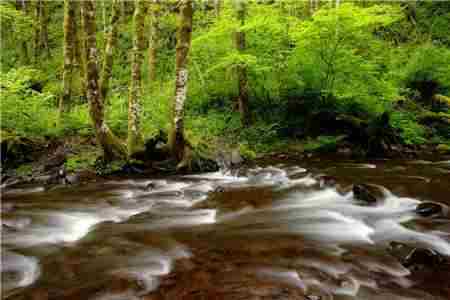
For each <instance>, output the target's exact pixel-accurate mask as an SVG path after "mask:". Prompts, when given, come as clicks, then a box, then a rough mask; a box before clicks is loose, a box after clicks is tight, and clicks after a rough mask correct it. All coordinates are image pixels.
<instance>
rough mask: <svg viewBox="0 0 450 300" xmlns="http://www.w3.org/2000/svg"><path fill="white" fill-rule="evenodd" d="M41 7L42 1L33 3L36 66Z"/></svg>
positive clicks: (39, 38) (36, 61)
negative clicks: (35, 24)
mask: <svg viewBox="0 0 450 300" xmlns="http://www.w3.org/2000/svg"><path fill="white" fill-rule="evenodd" d="M41 6H42V1H41V0H37V1H35V2H34V20H35V22H36V23H37V26H35V27H34V45H33V47H34V49H33V50H34V52H33V54H34V63H35V64H37V63H38V62H39V56H40V54H41V49H40V47H41V23H42V20H41Z"/></svg>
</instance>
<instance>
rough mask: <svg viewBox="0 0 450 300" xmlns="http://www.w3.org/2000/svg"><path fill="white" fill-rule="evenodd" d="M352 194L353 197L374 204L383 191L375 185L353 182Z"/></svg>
mask: <svg viewBox="0 0 450 300" xmlns="http://www.w3.org/2000/svg"><path fill="white" fill-rule="evenodd" d="M352 190H353V196H354V197H355V199H357V200H360V201H363V202H365V203H367V204H375V203H377V201H378V200H379V199H380V198H382V197H383V193H382V192H381V191H380V190H379V189H378V187H377V186H374V185H369V184H364V183H363V184H355V185H354V186H353V189H352Z"/></svg>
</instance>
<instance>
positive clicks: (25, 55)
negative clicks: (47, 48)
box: [16, 0, 30, 65]
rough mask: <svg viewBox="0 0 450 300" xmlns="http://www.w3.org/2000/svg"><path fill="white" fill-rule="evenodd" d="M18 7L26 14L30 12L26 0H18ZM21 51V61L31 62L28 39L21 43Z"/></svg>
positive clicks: (23, 63)
mask: <svg viewBox="0 0 450 300" xmlns="http://www.w3.org/2000/svg"><path fill="white" fill-rule="evenodd" d="M16 8H17V9H18V10H22V12H23V14H24V15H27V14H28V6H27V2H26V1H25V0H16ZM20 44H21V45H20V47H21V48H22V51H21V61H22V65H27V64H29V63H30V57H29V56H28V45H27V42H26V41H23V42H21V43H20Z"/></svg>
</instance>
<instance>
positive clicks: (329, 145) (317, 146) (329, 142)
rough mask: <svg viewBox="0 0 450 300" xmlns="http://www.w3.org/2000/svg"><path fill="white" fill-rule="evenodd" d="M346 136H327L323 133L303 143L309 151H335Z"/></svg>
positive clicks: (304, 147)
mask: <svg viewBox="0 0 450 300" xmlns="http://www.w3.org/2000/svg"><path fill="white" fill-rule="evenodd" d="M344 137H345V136H327V135H321V136H319V137H317V139H314V140H312V139H310V140H308V141H306V143H305V144H304V145H303V149H304V150H305V151H308V152H316V151H317V152H334V151H336V148H337V144H338V142H339V141H341V140H342V139H343V138H344Z"/></svg>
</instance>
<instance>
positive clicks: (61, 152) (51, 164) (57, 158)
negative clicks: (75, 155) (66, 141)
mask: <svg viewBox="0 0 450 300" xmlns="http://www.w3.org/2000/svg"><path fill="white" fill-rule="evenodd" d="M67 154H68V150H67V149H66V148H65V147H59V148H57V149H56V151H55V152H54V153H53V154H52V155H51V156H50V157H48V158H47V159H46V160H44V161H43V162H42V164H43V166H44V171H50V170H53V169H55V168H58V169H60V168H61V166H62V165H63V164H64V163H65V162H66V160H67Z"/></svg>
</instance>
